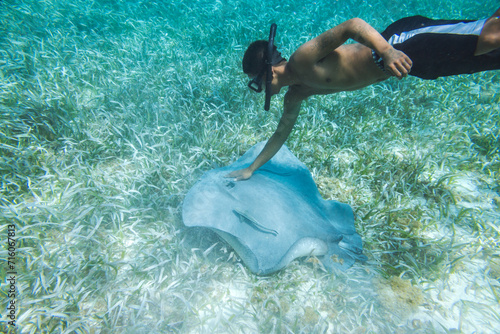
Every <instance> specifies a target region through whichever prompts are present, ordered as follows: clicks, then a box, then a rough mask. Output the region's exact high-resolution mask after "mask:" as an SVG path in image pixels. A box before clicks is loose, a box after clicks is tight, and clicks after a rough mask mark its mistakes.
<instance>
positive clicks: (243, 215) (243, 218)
mask: <svg viewBox="0 0 500 334" xmlns="http://www.w3.org/2000/svg"><path fill="white" fill-rule="evenodd" d="M233 212H234V213H235V214H236V215H237V216H238V217H239V218H240V223H246V224H248V225H250V226H252V227H253V228H255V229H256V230H259V231H260V232H262V233H269V234H272V235H274V236H277V235H278V231H276V230H273V229H270V228H267V227H265V226H262V225H261V224H259V223H258V222H257V220H255V218H253V217H252V216H250V215H249V214H248V213H247V212H246V211H241V210H238V209H234V210H233Z"/></svg>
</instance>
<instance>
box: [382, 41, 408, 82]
mask: <svg viewBox="0 0 500 334" xmlns="http://www.w3.org/2000/svg"><path fill="white" fill-rule="evenodd" d="M381 56H382V59H383V60H384V68H385V71H386V72H387V73H389V74H391V75H393V76H395V77H397V78H398V79H403V78H404V77H406V76H407V75H408V73H410V70H411V67H412V65H413V62H412V61H411V59H410V58H409V57H408V56H407V55H406V54H404V53H403V52H401V51H399V50H396V49H394V48H393V47H391V48H389V49H388V50H387V51H386V52H384V53H383V54H382V55H381Z"/></svg>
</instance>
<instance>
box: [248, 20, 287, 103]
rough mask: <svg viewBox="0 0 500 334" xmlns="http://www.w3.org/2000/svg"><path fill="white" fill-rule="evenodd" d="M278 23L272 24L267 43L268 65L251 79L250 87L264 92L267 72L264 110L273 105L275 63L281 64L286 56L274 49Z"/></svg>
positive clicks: (258, 91)
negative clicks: (263, 81) (272, 83)
mask: <svg viewBox="0 0 500 334" xmlns="http://www.w3.org/2000/svg"><path fill="white" fill-rule="evenodd" d="M276 28H277V26H276V23H273V24H271V31H270V32H269V41H268V43H267V57H266V66H265V67H264V68H263V69H262V71H260V73H259V74H258V75H257V76H256V77H255V78H253V79H252V80H250V82H249V83H248V87H249V88H250V89H252V90H254V91H256V92H257V93H260V92H262V78H263V77H264V74H266V102H265V104H264V110H266V111H268V110H269V107H270V106H271V82H272V81H273V70H272V67H273V65H276V64H279V63H280V62H282V61H283V60H285V58H283V57H281V54H280V53H279V52H278V51H274V37H275V36H276Z"/></svg>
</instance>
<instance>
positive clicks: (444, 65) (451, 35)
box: [372, 16, 500, 79]
mask: <svg viewBox="0 0 500 334" xmlns="http://www.w3.org/2000/svg"><path fill="white" fill-rule="evenodd" d="M485 22H486V19H484V20H479V21H469V20H432V19H429V18H426V17H423V16H412V17H407V18H403V19H401V20H398V21H396V22H394V23H392V24H391V25H390V26H388V27H387V29H386V30H385V31H384V32H382V36H383V37H384V38H385V39H386V40H387V41H388V42H389V44H391V45H392V46H393V47H394V48H395V49H398V50H401V51H403V52H404V53H405V54H406V55H407V56H408V57H410V59H411V60H412V62H413V66H412V69H411V71H410V75H413V76H416V77H419V78H422V79H436V78H438V77H444V76H449V75H457V74H469V73H475V72H481V71H488V70H495V69H500V50H499V49H497V50H493V51H491V52H489V53H487V54H484V55H480V56H474V51H475V50H476V46H477V41H478V38H479V34H480V33H481V30H482V29H483V26H484V23H485ZM372 54H373V59H374V61H375V64H377V66H379V67H380V68H381V69H382V70H383V69H384V64H383V60H382V58H381V57H380V56H379V55H378V54H377V53H375V52H374V51H372Z"/></svg>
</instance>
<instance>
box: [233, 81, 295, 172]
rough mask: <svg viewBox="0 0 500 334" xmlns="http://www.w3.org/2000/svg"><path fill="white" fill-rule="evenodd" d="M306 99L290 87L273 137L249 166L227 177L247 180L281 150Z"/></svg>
mask: <svg viewBox="0 0 500 334" xmlns="http://www.w3.org/2000/svg"><path fill="white" fill-rule="evenodd" d="M304 99H305V97H304V96H302V95H298V94H295V93H294V89H293V87H290V88H289V90H288V91H287V93H286V94H285V98H284V102H283V115H282V116H281V119H280V121H279V124H278V128H277V129H276V131H275V132H274V134H273V135H272V136H271V138H269V140H268V141H267V144H266V146H264V149H263V150H262V152H260V154H259V155H258V156H257V158H256V159H255V161H254V162H253V163H252V164H251V165H250V166H249V167H247V168H245V169H240V170H236V171H234V172H232V173H230V174H228V175H226V177H231V178H234V179H235V181H242V180H247V179H249V178H250V177H251V176H252V175H253V173H254V172H255V171H256V170H257V169H259V168H260V167H261V166H262V165H264V164H265V163H266V162H268V161H269V160H270V159H271V158H272V157H273V156H274V155H275V154H276V153H277V152H278V151H279V150H280V148H281V146H283V144H284V143H285V141H286V139H287V138H288V136H289V135H290V132H292V129H293V126H294V125H295V121H296V120H297V116H298V115H299V111H300V105H301V104H302V101H303V100H304Z"/></svg>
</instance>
